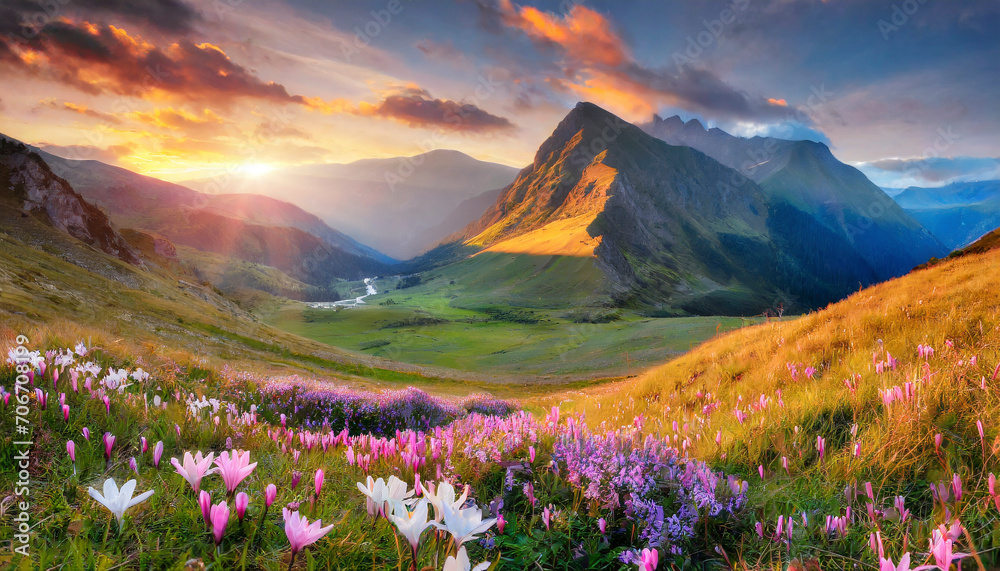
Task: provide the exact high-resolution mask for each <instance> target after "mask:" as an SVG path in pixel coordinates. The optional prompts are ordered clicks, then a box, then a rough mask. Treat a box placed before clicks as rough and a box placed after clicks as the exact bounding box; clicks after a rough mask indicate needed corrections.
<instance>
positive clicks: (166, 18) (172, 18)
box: [72, 0, 201, 33]
mask: <svg viewBox="0 0 1000 571" xmlns="http://www.w3.org/2000/svg"><path fill="white" fill-rule="evenodd" d="M72 1H73V3H74V4H76V5H78V6H82V7H83V8H84V9H87V10H93V11H94V12H97V13H102V14H106V15H120V16H123V17H125V18H127V19H130V20H132V21H138V22H141V23H144V24H146V25H148V26H150V27H153V28H158V29H160V30H163V31H165V32H173V33H186V32H188V31H190V30H191V28H192V26H194V24H196V23H197V22H199V21H200V20H201V16H200V15H199V14H198V12H196V11H195V10H194V9H193V8H192V7H191V6H188V5H187V4H186V3H184V2H181V1H180V0H72Z"/></svg>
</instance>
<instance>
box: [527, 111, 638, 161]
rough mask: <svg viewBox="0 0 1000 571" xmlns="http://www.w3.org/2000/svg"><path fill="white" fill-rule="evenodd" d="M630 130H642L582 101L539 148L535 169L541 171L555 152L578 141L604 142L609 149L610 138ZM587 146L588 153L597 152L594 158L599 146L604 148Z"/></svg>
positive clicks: (597, 145)
mask: <svg viewBox="0 0 1000 571" xmlns="http://www.w3.org/2000/svg"><path fill="white" fill-rule="evenodd" d="M630 129H635V130H638V128H636V127H635V126H634V125H632V124H631V123H629V122H628V121H625V120H624V119H622V118H621V117H618V116H617V115H615V114H614V113H611V112H610V111H607V110H606V109H603V108H602V107H600V106H598V105H595V104H593V103H590V102H588V101H581V102H579V103H577V104H576V106H574V107H573V109H572V110H571V111H570V112H569V113H567V114H566V116H565V117H563V120H562V121H560V122H559V124H558V125H557V126H556V128H555V130H554V131H552V134H551V135H550V136H549V138H548V139H546V140H545V142H544V143H542V145H541V146H540V147H539V148H538V152H537V153H535V161H534V166H535V167H536V168H537V167H538V166H540V165H542V164H544V163H545V162H546V161H548V159H549V156H550V155H551V154H552V153H554V152H562V151H563V150H565V149H566V148H567V146H568V145H570V142H571V141H572V140H573V139H574V138H577V137H579V138H580V139H581V140H582V141H592V142H593V141H604V143H605V146H606V144H607V142H608V139H610V138H612V137H613V138H615V139H616V138H618V136H619V134H620V133H621V132H622V131H625V130H630ZM612 140H613V139H612ZM584 146H585V147H587V149H585V151H587V152H588V153H589V150H594V151H595V152H593V153H589V154H590V156H591V157H592V156H593V155H595V154H597V152H599V150H598V147H600V146H601V145H600V144H599V143H593V144H589V143H588V144H586V145H584ZM587 162H589V157H588V161H587Z"/></svg>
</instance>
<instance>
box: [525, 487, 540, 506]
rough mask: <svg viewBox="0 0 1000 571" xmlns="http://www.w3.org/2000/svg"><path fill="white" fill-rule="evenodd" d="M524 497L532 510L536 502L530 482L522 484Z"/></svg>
mask: <svg viewBox="0 0 1000 571" xmlns="http://www.w3.org/2000/svg"><path fill="white" fill-rule="evenodd" d="M524 495H525V496H528V501H529V502H531V507H532V508H534V507H535V502H537V501H538V500H536V499H535V486H533V485H532V484H531V482H527V483H525V484H524Z"/></svg>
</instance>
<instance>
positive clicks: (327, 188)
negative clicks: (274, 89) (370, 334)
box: [185, 150, 517, 259]
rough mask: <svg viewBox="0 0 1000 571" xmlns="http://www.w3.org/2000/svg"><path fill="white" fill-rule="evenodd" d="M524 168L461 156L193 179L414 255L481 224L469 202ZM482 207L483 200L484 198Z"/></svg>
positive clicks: (445, 153)
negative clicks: (267, 200)
mask: <svg viewBox="0 0 1000 571" xmlns="http://www.w3.org/2000/svg"><path fill="white" fill-rule="evenodd" d="M516 175H517V169H516V168H513V167H508V166H505V165H499V164H495V163H489V162H484V161H479V160H476V159H474V158H472V157H470V156H468V155H465V154H463V153H460V152H458V151H450V150H435V151H431V152H428V153H424V154H422V155H416V156H413V157H395V158H390V159H364V160H360V161H356V162H353V163H348V164H319V165H305V166H298V167H289V168H282V169H277V170H274V171H271V172H269V173H266V174H262V175H256V176H249V175H236V176H233V177H230V178H226V179H225V180H200V181H189V182H186V183H185V184H186V185H187V186H189V187H191V188H194V189H197V190H202V191H205V192H207V193H210V194H220V193H250V194H263V195H267V196H272V197H275V198H280V199H281V200H285V201H288V202H291V203H292V204H295V205H297V206H299V207H301V208H304V209H307V210H308V211H309V212H312V213H315V214H316V215H318V216H319V217H320V218H322V219H323V221H325V222H326V223H327V224H330V225H331V226H333V227H335V228H338V229H341V230H343V231H344V232H346V233H347V234H349V235H351V236H353V237H355V238H357V239H358V240H360V241H362V242H364V243H365V244H370V245H371V246H372V247H374V248H375V249H377V250H379V251H380V252H385V253H386V254H388V255H390V256H392V257H394V258H396V259H408V258H411V257H413V256H415V255H417V254H419V253H421V252H423V251H425V250H427V249H429V248H431V247H432V246H434V245H435V244H437V243H438V242H440V241H441V240H442V239H444V238H445V237H446V236H448V235H450V234H452V233H454V232H457V231H459V230H461V229H462V228H463V227H464V226H465V225H466V224H468V223H469V222H472V221H473V220H475V219H477V218H478V217H479V216H480V215H481V214H482V210H480V211H478V212H472V211H470V210H469V209H468V208H463V207H462V205H463V204H464V203H465V202H466V201H469V200H472V201H475V199H476V198H477V197H481V196H483V195H484V194H485V193H489V192H490V191H493V192H496V191H498V190H499V189H501V188H503V187H504V186H507V185H508V184H510V182H511V181H512V180H514V177H515V176H516ZM480 202H482V201H480Z"/></svg>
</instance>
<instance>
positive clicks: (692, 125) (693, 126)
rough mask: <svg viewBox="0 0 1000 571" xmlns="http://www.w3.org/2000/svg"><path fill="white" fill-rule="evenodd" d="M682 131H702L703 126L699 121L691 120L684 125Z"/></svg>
mask: <svg viewBox="0 0 1000 571" xmlns="http://www.w3.org/2000/svg"><path fill="white" fill-rule="evenodd" d="M684 129H685V130H686V131H704V130H705V126H704V125H702V124H701V121H699V120H697V119H691V120H690V121H688V122H687V123H684Z"/></svg>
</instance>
